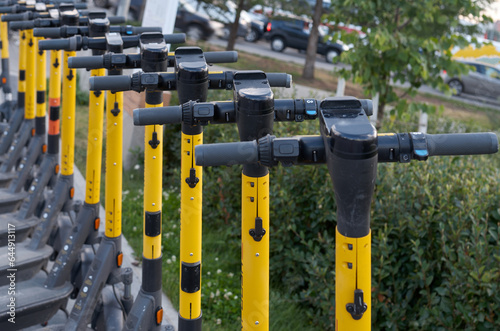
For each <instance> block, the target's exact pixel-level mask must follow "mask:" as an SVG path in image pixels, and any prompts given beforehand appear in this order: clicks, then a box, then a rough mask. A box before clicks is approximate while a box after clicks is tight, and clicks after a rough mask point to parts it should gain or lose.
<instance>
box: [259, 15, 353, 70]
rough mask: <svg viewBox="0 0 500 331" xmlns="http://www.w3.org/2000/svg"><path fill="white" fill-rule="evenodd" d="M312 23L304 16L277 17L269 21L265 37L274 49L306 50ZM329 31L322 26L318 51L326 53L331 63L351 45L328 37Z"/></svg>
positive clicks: (336, 60)
mask: <svg viewBox="0 0 500 331" xmlns="http://www.w3.org/2000/svg"><path fill="white" fill-rule="evenodd" d="M311 25H312V23H311V21H309V20H307V19H304V18H302V17H288V16H283V17H276V18H274V19H272V20H270V21H269V22H268V23H267V26H266V33H265V34H264V37H265V38H266V40H268V41H270V43H271V44H270V45H271V49H272V50H273V51H276V52H283V51H284V50H285V48H287V47H290V48H295V49H297V50H299V51H305V50H306V49H307V43H308V40H309V33H310V28H311ZM327 33H328V28H327V27H326V26H324V27H320V29H319V38H318V49H317V53H318V54H321V55H324V56H325V59H326V61H327V62H329V63H334V62H338V58H339V56H340V54H342V52H345V51H347V50H349V47H348V46H346V45H344V44H343V43H342V42H341V41H339V40H337V41H333V39H332V38H328V36H327Z"/></svg>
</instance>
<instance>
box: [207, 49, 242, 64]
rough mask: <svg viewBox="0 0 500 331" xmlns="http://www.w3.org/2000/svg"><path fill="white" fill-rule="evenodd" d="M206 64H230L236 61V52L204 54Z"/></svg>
mask: <svg viewBox="0 0 500 331" xmlns="http://www.w3.org/2000/svg"><path fill="white" fill-rule="evenodd" d="M203 55H204V56H205V60H206V61H207V63H232V62H236V61H238V52H236V51H222V52H204V53H203Z"/></svg>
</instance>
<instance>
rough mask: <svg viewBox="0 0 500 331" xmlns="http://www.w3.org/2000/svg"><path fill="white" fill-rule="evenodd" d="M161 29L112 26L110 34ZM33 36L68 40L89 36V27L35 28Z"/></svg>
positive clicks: (159, 28) (158, 30)
mask: <svg viewBox="0 0 500 331" xmlns="http://www.w3.org/2000/svg"><path fill="white" fill-rule="evenodd" d="M161 30H162V29H161V27H136V26H131V25H125V26H122V25H118V26H116V25H115V26H110V27H109V32H116V33H119V34H121V35H137V34H141V33H143V32H161ZM33 35H34V36H35V37H45V38H68V37H73V36H76V35H80V36H88V35H89V27H88V26H62V27H49V28H34V29H33Z"/></svg>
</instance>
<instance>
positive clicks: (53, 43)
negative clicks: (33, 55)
mask: <svg viewBox="0 0 500 331" xmlns="http://www.w3.org/2000/svg"><path fill="white" fill-rule="evenodd" d="M38 48H39V49H40V50H43V51H46V50H53V49H54V50H61V49H62V50H67V51H70V50H76V39H75V38H67V39H50V40H40V41H39V42H38Z"/></svg>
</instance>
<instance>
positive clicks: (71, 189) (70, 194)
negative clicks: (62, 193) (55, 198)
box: [69, 187, 75, 199]
mask: <svg viewBox="0 0 500 331" xmlns="http://www.w3.org/2000/svg"><path fill="white" fill-rule="evenodd" d="M74 196H75V188H74V187H72V188H70V189H69V197H70V199H73V197H74Z"/></svg>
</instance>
